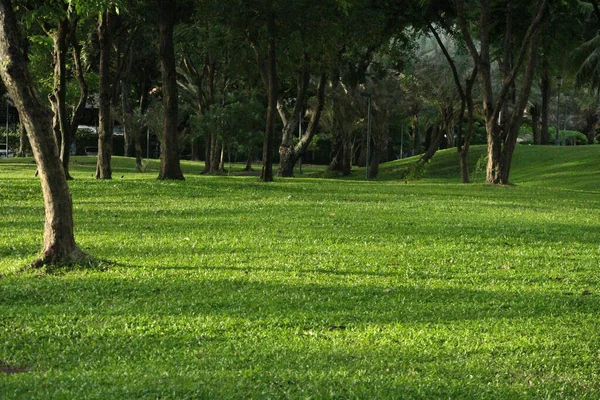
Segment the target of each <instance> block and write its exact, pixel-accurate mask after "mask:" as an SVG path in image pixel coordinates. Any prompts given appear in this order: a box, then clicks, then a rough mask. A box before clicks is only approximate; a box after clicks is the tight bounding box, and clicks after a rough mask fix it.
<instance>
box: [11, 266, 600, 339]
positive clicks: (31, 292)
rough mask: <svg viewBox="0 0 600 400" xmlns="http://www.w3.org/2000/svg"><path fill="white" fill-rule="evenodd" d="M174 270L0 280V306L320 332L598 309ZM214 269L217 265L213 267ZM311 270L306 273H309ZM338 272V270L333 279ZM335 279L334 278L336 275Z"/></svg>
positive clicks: (597, 307)
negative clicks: (134, 275)
mask: <svg viewBox="0 0 600 400" xmlns="http://www.w3.org/2000/svg"><path fill="white" fill-rule="evenodd" d="M190 269H191V270H193V271H195V272H189V271H188V272H185V273H184V272H183V271H185V268H179V269H178V270H181V271H182V273H181V274H177V275H175V274H173V273H169V272H163V274H162V275H159V273H158V272H157V273H156V275H154V276H153V277H152V278H149V279H142V278H139V279H120V278H115V277H111V276H101V277H100V276H95V277H94V276H77V277H70V278H69V279H68V281H63V280H61V278H60V277H56V278H55V279H53V280H50V281H47V282H42V283H31V282H30V284H29V285H20V284H18V282H16V281H14V280H13V279H11V281H12V283H8V282H7V280H4V284H3V286H4V287H3V296H2V298H1V299H0V307H18V308H19V309H21V310H22V312H23V313H25V314H27V313H29V312H33V313H39V312H40V311H41V310H42V309H40V307H43V309H44V310H47V311H46V312H49V313H53V312H55V311H57V310H67V309H68V310H69V313H70V314H81V315H89V314H90V313H92V314H94V315H96V316H98V317H101V316H103V315H105V316H109V315H112V316H115V315H137V316H147V317H151V316H156V317H158V316H188V317H198V316H207V315H210V316H219V317H227V318H239V319H241V320H251V321H262V322H263V323H266V324H269V325H274V326H289V327H292V326H293V327H301V328H303V329H311V328H316V329H326V328H327V327H330V326H357V325H362V324H393V323H408V324H412V323H451V322H453V321H463V320H488V319H510V318H519V319H527V318H541V317H544V316H560V315H563V314H568V313H575V312H576V313H598V312H599V311H600V304H599V303H598V302H597V296H595V295H586V296H583V295H569V294H560V293H539V292H533V291H532V292H512V291H501V290H498V291H492V290H484V289H482V290H473V289H466V288H462V287H452V288H431V287H416V286H408V285H402V284H396V285H393V286H390V287H382V286H374V285H366V284H358V285H357V284H352V285H350V284H345V283H343V282H341V281H340V282H339V283H338V282H336V280H335V275H334V276H333V277H334V279H333V280H332V282H331V284H328V285H327V284H316V283H310V282H303V281H302V279H301V278H300V279H297V281H295V282H286V283H280V282H273V283H271V282H263V281H260V280H259V279H263V278H264V275H261V276H257V277H256V278H255V277H254V276H253V271H252V270H246V271H245V272H240V273H238V274H236V275H235V276H231V277H229V278H207V277H205V275H204V274H205V272H206V271H205V269H199V268H190ZM216 269H222V268H216ZM311 272H312V271H311ZM340 275H341V274H338V275H337V276H338V277H339V276H340ZM340 280H341V279H340Z"/></svg>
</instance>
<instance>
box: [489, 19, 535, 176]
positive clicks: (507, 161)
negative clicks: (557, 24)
mask: <svg viewBox="0 0 600 400" xmlns="http://www.w3.org/2000/svg"><path fill="white" fill-rule="evenodd" d="M539 36H540V35H539V30H538V31H535V32H534V33H533V34H532V36H531V40H530V43H529V56H528V59H527V64H526V66H525V73H524V74H523V77H522V78H521V81H522V82H521V93H519V95H518V97H517V102H516V104H515V111H513V114H512V116H511V119H510V121H509V124H508V126H509V130H508V132H507V135H506V139H505V141H504V147H503V148H502V158H501V162H500V176H499V181H500V182H501V183H503V184H508V182H509V180H508V178H509V176H510V166H511V164H512V156H513V154H514V151H515V147H516V145H517V137H518V136H519V130H520V128H521V125H522V123H523V110H524V109H525V107H526V106H527V100H528V99H529V95H530V93H531V86H532V85H533V77H534V73H535V64H536V55H537V45H538V40H539ZM516 110H519V111H516Z"/></svg>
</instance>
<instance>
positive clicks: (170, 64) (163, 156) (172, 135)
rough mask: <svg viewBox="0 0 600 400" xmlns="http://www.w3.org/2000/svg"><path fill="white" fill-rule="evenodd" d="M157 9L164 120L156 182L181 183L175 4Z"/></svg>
mask: <svg viewBox="0 0 600 400" xmlns="http://www.w3.org/2000/svg"><path fill="white" fill-rule="evenodd" d="M159 7H160V19H159V23H158V27H159V34H160V35H159V50H160V51H159V52H160V64H161V71H162V80H163V108H164V120H163V140H162V149H161V153H160V174H159V175H158V179H161V180H164V179H177V180H182V179H184V178H183V172H181V165H180V163H179V148H178V144H177V118H178V109H177V75H176V72H175V46H174V43H173V28H174V26H175V1H174V0H159Z"/></svg>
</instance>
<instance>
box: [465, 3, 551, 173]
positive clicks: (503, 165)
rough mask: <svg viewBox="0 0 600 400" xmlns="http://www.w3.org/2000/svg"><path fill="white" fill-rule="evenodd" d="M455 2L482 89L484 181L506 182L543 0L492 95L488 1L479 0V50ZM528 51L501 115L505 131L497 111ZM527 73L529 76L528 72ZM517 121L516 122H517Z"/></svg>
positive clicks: (542, 12)
mask: <svg viewBox="0 0 600 400" xmlns="http://www.w3.org/2000/svg"><path fill="white" fill-rule="evenodd" d="M455 6H456V11H457V16H458V21H459V26H460V30H461V33H462V34H463V36H464V38H465V42H466V45H467V48H468V50H469V52H470V53H471V56H472V58H473V61H474V62H475V63H476V64H477V67H478V70H479V77H480V80H481V85H482V89H483V93H482V94H483V111H484V116H485V120H486V131H487V141H488V165H487V169H486V181H487V182H488V183H494V184H507V183H508V173H509V171H510V162H511V160H512V153H513V151H514V145H513V143H512V141H513V140H514V141H515V143H516V134H517V133H518V129H519V127H520V123H521V122H522V118H523V109H524V107H525V106H526V101H527V98H528V97H529V92H530V90H531V82H532V81H531V80H532V77H533V73H532V72H531V68H530V67H531V66H532V65H534V64H535V55H534V54H533V53H534V51H533V50H534V49H532V48H533V44H534V43H537V36H538V32H539V26H540V23H541V21H542V18H543V16H544V13H545V11H546V6H547V0H538V1H537V10H536V15H535V17H534V18H533V20H532V21H531V24H530V25H529V28H528V29H527V32H526V33H525V35H524V37H523V40H522V42H521V46H520V48H519V50H518V52H517V55H516V57H515V58H514V62H513V63H512V64H513V65H512V70H511V71H510V73H507V74H505V76H506V79H504V81H503V83H502V87H501V89H500V91H499V93H498V95H497V96H496V97H495V96H494V90H493V85H492V71H491V62H490V54H491V52H490V47H491V46H490V26H491V24H490V21H491V18H492V10H491V7H490V4H489V2H488V1H483V0H482V1H481V2H480V7H481V16H480V20H479V32H478V33H479V43H480V50H477V48H476V46H475V42H474V41H473V39H472V37H471V34H470V31H469V24H468V22H467V17H466V13H465V9H464V4H463V1H462V0H455ZM506 28H507V31H506V32H505V37H511V32H510V31H509V30H510V25H508V26H507V27H506ZM527 53H529V60H528V63H527V64H528V65H527V72H526V76H525V78H523V82H522V83H521V92H520V94H519V98H518V99H517V101H516V104H515V107H514V110H513V114H512V115H511V116H510V117H509V116H508V115H505V116H503V117H502V118H503V120H504V119H505V118H506V121H510V122H509V123H508V124H505V126H507V127H509V128H508V129H507V130H506V131H505V132H503V131H502V130H501V128H500V127H499V122H500V121H499V115H500V111H501V110H502V108H503V107H504V105H505V103H506V99H507V96H509V95H510V93H511V89H512V88H513V87H514V85H513V84H514V82H515V79H516V77H517V73H518V72H519V70H520V67H521V65H522V63H523V60H524V59H525V56H526V54H527ZM530 73H531V76H530ZM517 123H518V125H519V126H517ZM504 136H506V139H505V140H503V139H504ZM503 141H505V143H506V144H505V145H506V149H505V150H504V151H503V149H502V142H503Z"/></svg>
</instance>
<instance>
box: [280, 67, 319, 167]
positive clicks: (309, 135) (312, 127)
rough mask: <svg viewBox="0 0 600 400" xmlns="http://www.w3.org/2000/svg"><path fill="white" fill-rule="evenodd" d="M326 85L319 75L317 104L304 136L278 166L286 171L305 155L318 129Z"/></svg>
mask: <svg viewBox="0 0 600 400" xmlns="http://www.w3.org/2000/svg"><path fill="white" fill-rule="evenodd" d="M326 84H327V76H326V75H325V74H321V77H320V79H319V84H318V86H317V103H316V105H315V109H314V111H313V113H312V116H311V117H310V122H309V123H308V127H307V128H306V131H304V134H303V135H302V137H301V138H300V140H299V141H298V143H297V144H296V146H294V147H292V149H291V150H290V151H288V152H287V154H286V157H285V160H283V161H282V162H281V164H280V165H283V166H284V168H286V169H287V170H290V169H291V170H292V171H293V169H294V165H296V163H297V162H298V159H299V158H300V157H301V156H302V155H304V153H306V151H307V150H308V146H309V145H310V143H311V142H312V139H313V137H314V136H315V133H316V131H317V129H318V127H319V122H320V120H321V114H322V113H323V106H324V103H325V86H326Z"/></svg>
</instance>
